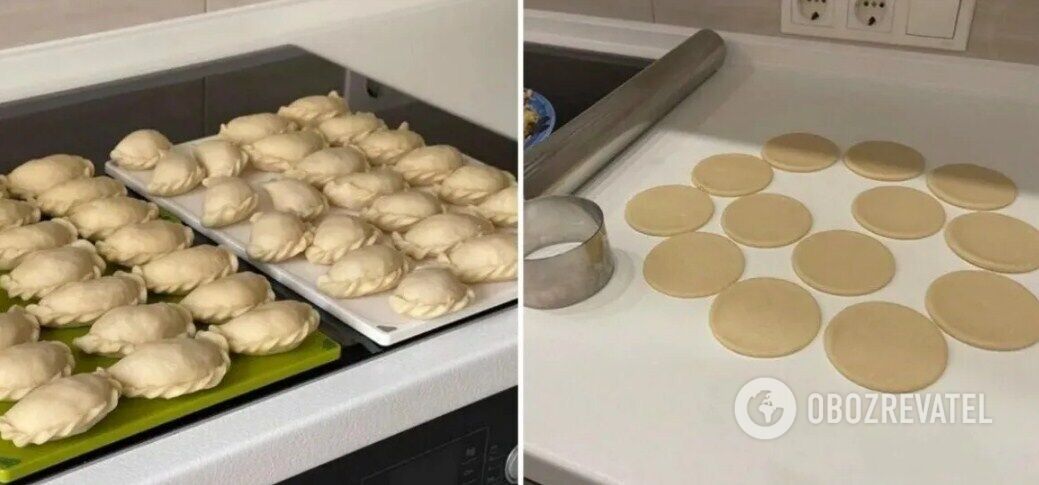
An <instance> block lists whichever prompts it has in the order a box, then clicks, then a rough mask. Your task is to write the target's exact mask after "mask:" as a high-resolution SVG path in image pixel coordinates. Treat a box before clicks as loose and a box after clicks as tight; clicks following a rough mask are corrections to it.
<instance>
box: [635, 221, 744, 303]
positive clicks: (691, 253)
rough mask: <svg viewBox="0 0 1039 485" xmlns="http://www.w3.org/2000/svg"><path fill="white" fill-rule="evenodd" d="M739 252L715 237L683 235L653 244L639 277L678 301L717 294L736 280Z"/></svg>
mask: <svg viewBox="0 0 1039 485" xmlns="http://www.w3.org/2000/svg"><path fill="white" fill-rule="evenodd" d="M742 274H743V253H742V252H741V251H740V248H739V247H737V246H736V245H735V244H733V242H732V241H730V240H728V239H727V238H725V237H722V236H719V235H717V234H710V233H706V232H687V233H685V234H679V235H677V236H674V237H671V238H668V239H666V240H664V241H663V242H661V243H660V244H657V245H656V247H654V248H653V249H652V250H650V252H649V254H648V255H646V261H645V262H644V263H643V265H642V276H643V277H644V278H646V282H647V283H649V285H650V286H652V287H653V288H654V289H656V290H657V291H659V292H661V293H663V294H665V295H671V296H675V297H678V298H697V297H701V296H708V295H713V294H715V293H718V292H719V291H721V290H723V289H725V288H726V287H728V286H729V285H731V284H732V283H733V282H735V281H736V280H738V279H740V275H742Z"/></svg>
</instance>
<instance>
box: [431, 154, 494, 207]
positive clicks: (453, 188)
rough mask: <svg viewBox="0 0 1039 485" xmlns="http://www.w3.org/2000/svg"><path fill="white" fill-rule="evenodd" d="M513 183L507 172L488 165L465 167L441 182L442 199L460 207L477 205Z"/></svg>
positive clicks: (440, 193) (440, 192) (459, 168)
mask: <svg viewBox="0 0 1039 485" xmlns="http://www.w3.org/2000/svg"><path fill="white" fill-rule="evenodd" d="M511 183H512V178H511V177H510V176H509V174H507V173H506V172H503V171H501V170H498V169H496V168H494V167H488V166H486V165H476V164H471V165H463V166H461V167H458V169H456V170H455V171H454V172H451V174H450V175H448V176H447V177H446V178H444V180H443V181H441V182H440V190H439V195H440V198H442V199H444V200H446V201H448V202H450V203H452V204H460V205H475V204H479V203H480V202H483V200H484V199H486V198H488V197H490V196H491V195H492V194H494V193H496V192H498V191H500V190H502V189H504V188H505V187H507V186H509V185H510V184H511Z"/></svg>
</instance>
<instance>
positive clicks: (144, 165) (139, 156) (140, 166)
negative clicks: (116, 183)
mask: <svg viewBox="0 0 1039 485" xmlns="http://www.w3.org/2000/svg"><path fill="white" fill-rule="evenodd" d="M172 148H173V144H172V143H170V141H169V140H168V139H167V138H166V136H165V135H163V134H162V133H159V132H158V131H155V130H137V131H134V132H131V133H130V134H129V135H126V136H125V137H124V138H123V139H122V140H120V141H119V144H117V145H116V146H115V148H114V149H113V150H112V153H110V154H109V155H110V156H111V157H112V160H114V161H115V163H116V164H117V165H119V166H120V167H123V168H125V169H127V170H150V169H151V168H153V167H155V164H156V163H157V162H158V161H159V159H160V158H162V157H163V156H164V155H166V153H168V152H169V151H170V150H171V149H172Z"/></svg>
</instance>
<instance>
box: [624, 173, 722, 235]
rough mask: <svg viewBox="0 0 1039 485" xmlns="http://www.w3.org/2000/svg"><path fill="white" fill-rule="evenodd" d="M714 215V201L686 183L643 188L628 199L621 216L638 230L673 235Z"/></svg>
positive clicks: (646, 232)
mask: <svg viewBox="0 0 1039 485" xmlns="http://www.w3.org/2000/svg"><path fill="white" fill-rule="evenodd" d="M712 215H714V202H712V201H711V197H710V196H708V195H707V194H705V193H704V192H703V191H702V190H699V189H697V188H695V187H690V186H688V185H661V186H659V187H653V188H651V189H646V190H643V191H642V192H639V193H638V194H635V197H632V198H631V200H629V201H628V205H627V206H626V207H625V209H624V218H625V219H626V220H627V221H628V225H630V226H631V227H632V229H635V230H636V231H638V232H641V233H643V234H649V235H650V236H673V235H675V234H680V233H683V232H689V231H695V230H697V229H699V228H700V226H702V225H704V224H706V223H707V221H708V220H710V219H711V216H712Z"/></svg>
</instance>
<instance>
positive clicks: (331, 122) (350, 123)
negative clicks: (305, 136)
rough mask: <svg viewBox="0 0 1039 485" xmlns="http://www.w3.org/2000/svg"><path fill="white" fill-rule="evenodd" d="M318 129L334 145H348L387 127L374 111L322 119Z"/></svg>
mask: <svg viewBox="0 0 1039 485" xmlns="http://www.w3.org/2000/svg"><path fill="white" fill-rule="evenodd" d="M317 129H318V131H320V132H321V134H322V135H324V136H325V139H326V140H328V142H329V143H331V144H332V145H334V146H347V145H351V144H353V143H357V141H359V140H360V139H361V138H364V137H366V136H368V135H369V134H370V133H373V132H375V131H378V130H385V129H386V122H385V121H383V120H380V119H379V118H378V117H376V116H375V115H374V114H373V113H348V114H344V115H340V116H336V117H334V118H329V119H327V120H325V121H322V122H321V123H320V124H318V126H317Z"/></svg>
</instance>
